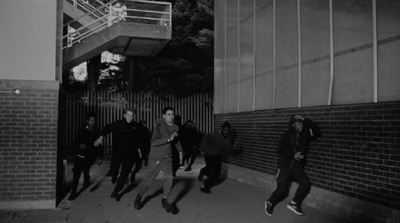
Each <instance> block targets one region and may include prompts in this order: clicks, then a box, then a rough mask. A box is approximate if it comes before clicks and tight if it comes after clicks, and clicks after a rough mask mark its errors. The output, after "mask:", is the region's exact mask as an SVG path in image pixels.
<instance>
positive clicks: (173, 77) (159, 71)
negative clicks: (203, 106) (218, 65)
mask: <svg viewBox="0 0 400 223" xmlns="http://www.w3.org/2000/svg"><path fill="white" fill-rule="evenodd" d="M172 3H173V11H172V16H173V17H172V21H173V24H172V25H173V31H172V39H171V42H170V43H169V44H168V45H167V46H166V47H165V48H164V49H163V50H162V51H161V52H160V53H159V55H157V56H156V57H155V58H136V59H137V63H138V66H137V69H136V72H139V75H138V76H140V77H141V78H139V79H140V81H141V82H143V83H141V86H144V87H145V89H143V90H147V91H154V92H159V93H161V92H169V93H173V94H175V95H177V96H182V97H183V96H186V95H190V94H194V93H198V92H205V93H209V94H212V93H213V90H214V89H213V88H214V87H213V84H214V81H213V74H214V31H213V28H214V17H213V16H214V11H213V5H214V2H213V0H199V1H189V0H176V1H173V2H172Z"/></svg>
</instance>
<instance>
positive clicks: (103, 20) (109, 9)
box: [63, 0, 172, 49]
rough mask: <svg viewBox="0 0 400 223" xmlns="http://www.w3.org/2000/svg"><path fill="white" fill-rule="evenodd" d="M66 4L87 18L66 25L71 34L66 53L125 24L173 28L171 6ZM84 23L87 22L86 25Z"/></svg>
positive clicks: (127, 0) (88, 0)
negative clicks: (98, 33)
mask: <svg viewBox="0 0 400 223" xmlns="http://www.w3.org/2000/svg"><path fill="white" fill-rule="evenodd" d="M66 1H67V2H69V3H70V4H72V5H73V6H75V7H76V8H77V10H80V11H82V12H83V13H85V14H84V15H81V16H79V17H77V18H74V19H73V20H72V21H69V22H66V23H64V30H67V33H66V34H64V36H63V49H67V48H70V47H72V46H73V45H74V44H76V43H79V42H80V41H83V40H84V39H86V38H88V37H89V36H91V35H93V34H95V33H97V32H100V31H102V30H104V29H107V28H108V27H110V26H112V25H114V24H116V23H118V22H121V21H123V22H130V23H140V24H152V25H160V26H171V24H172V22H171V19H172V16H171V14H172V11H171V10H172V7H171V3H169V2H159V1H137V0H114V1H109V2H108V3H103V2H101V1H100V0H66ZM80 21H85V22H84V23H85V24H82V22H80ZM88 21H89V22H88ZM73 26H75V27H73ZM77 26H79V27H77Z"/></svg>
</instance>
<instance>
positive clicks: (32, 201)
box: [0, 0, 62, 209]
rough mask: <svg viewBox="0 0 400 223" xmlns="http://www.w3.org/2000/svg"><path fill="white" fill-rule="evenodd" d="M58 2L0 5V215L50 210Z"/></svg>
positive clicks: (16, 0)
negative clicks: (3, 211)
mask: <svg viewBox="0 0 400 223" xmlns="http://www.w3.org/2000/svg"><path fill="white" fill-rule="evenodd" d="M60 2H61V3H62V1H60V0H58V1H24V0H4V1H1V2H0V29H1V32H0V40H1V41H0V55H1V60H0V67H1V71H0V72H1V75H0V110H1V112H0V120H1V121H0V153H1V156H0V209H5V208H6V209H10V208H55V206H56V184H57V165H58V164H59V162H58V158H57V154H58V153H57V150H58V140H57V137H58V136H57V131H58V111H59V110H58V105H59V90H60V82H59V80H60V76H61V35H62V34H61V32H62V29H61V25H62V4H60Z"/></svg>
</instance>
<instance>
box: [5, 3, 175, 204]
mask: <svg viewBox="0 0 400 223" xmlns="http://www.w3.org/2000/svg"><path fill="white" fill-rule="evenodd" d="M121 3H122V4H123V5H122V6H121V5H118V7H117V1H116V0H114V1H108V3H102V1H94V0H89V1H80V0H79V1H78V0H57V1H47V0H45V1H43V0H30V1H25V0H4V1H1V2H0V29H1V32H0V55H1V60H0V68H1V75H0V111H1V112H0V154H1V156H0V209H13V208H16V209H23V208H36V209H40V208H55V207H56V205H57V202H58V201H59V198H58V197H57V193H58V191H59V189H60V184H61V183H62V180H63V160H62V158H63V149H62V148H61V146H62V134H60V132H62V131H63V130H64V129H65V125H64V124H65V123H64V121H63V120H64V119H65V115H64V114H63V113H62V112H63V111H64V109H63V108H64V107H63V106H64V102H65V101H63V100H62V98H63V83H62V80H63V79H65V77H64V78H63V77H62V76H63V74H62V73H63V72H64V71H66V70H68V69H70V68H72V67H73V66H75V65H77V64H80V63H82V62H84V61H87V60H89V59H90V58H92V57H94V56H97V55H98V54H100V53H101V52H103V51H105V50H108V51H110V52H114V53H123V54H125V55H141V56H154V55H155V54H157V53H158V52H159V51H160V50H161V49H162V48H163V47H164V46H165V45H166V44H167V43H168V42H169V40H170V39H171V4H170V3H163V2H153V1H151V2H150V1H149V2H145V1H140V2H137V1H133V0H131V1H118V4H121ZM149 7H151V10H152V11H156V13H154V14H157V16H154V15H153V16H152V15H150V14H149V13H151V12H145V10H146V9H148V8H149ZM121 9H122V11H121ZM157 10H158V11H157ZM137 12H139V14H140V13H141V16H142V17H140V16H137V15H136V14H135V13H137ZM146 18H147V19H146ZM148 18H151V19H148ZM99 27H100V28H99ZM71 30H72V31H71ZM85 34H86V35H85Z"/></svg>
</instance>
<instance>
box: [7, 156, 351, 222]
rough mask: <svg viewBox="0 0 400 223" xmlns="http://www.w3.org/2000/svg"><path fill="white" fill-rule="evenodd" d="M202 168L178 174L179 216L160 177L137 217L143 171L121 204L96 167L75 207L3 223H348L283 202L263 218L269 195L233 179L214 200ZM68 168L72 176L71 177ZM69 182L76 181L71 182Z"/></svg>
mask: <svg viewBox="0 0 400 223" xmlns="http://www.w3.org/2000/svg"><path fill="white" fill-rule="evenodd" d="M203 166H204V161H203V157H198V159H197V160H196V162H195V165H194V166H193V170H192V171H191V172H185V171H183V169H180V170H178V173H177V177H176V178H175V181H174V186H173V188H172V191H171V195H170V198H169V201H170V203H173V205H175V207H176V208H177V209H178V210H179V212H178V213H177V214H176V215H172V214H169V213H166V212H165V210H164V209H163V208H162V206H161V198H162V174H160V176H159V177H158V178H157V179H158V180H157V181H156V183H155V185H154V186H153V187H152V188H151V189H150V190H149V191H148V193H147V194H146V195H145V196H144V200H145V204H144V206H143V208H142V209H141V210H139V211H137V210H135V209H134V208H133V201H134V199H135V196H136V194H137V190H138V188H137V186H138V184H139V183H140V181H141V180H142V179H143V177H144V173H145V171H146V168H143V169H142V170H141V171H140V172H139V173H138V174H137V177H136V179H137V180H136V182H135V184H133V185H128V186H127V187H126V188H125V189H124V191H125V194H124V195H123V196H122V198H121V200H120V201H116V200H115V199H112V198H110V195H111V192H112V191H113V189H114V185H113V184H111V179H110V177H105V174H106V172H107V170H108V167H109V163H107V162H105V163H103V165H102V166H97V165H94V166H93V167H92V170H91V179H92V184H91V186H90V187H89V188H88V189H86V190H85V191H83V192H82V193H81V194H80V195H79V196H78V197H77V198H76V199H75V200H74V201H68V199H67V198H68V195H67V196H66V197H65V198H64V200H63V201H62V202H61V203H60V205H59V206H58V208H57V209H56V210H2V211H0V222H1V223H28V222H29V223H50V222H53V223H61V222H63V223H64V222H68V223H114V222H118V223H121V222H123V223H125V222H138V223H147V222H152V223H153V222H165V223H169V222H184V223H186V222H187V223H225V222H229V223H242V222H254V223H258V222H270V223H277V222H279V223H282V222H284V223H291V222H297V223H303V222H304V223H313V222H315V223H320V222H322V223H344V222H348V221H346V220H345V219H342V218H341V217H339V216H334V215H332V214H330V213H327V212H324V211H321V210H318V209H315V208H312V207H309V206H307V205H303V211H304V212H305V214H306V215H305V216H298V215H296V214H294V213H293V212H291V211H290V210H289V209H287V208H286V204H287V202H288V201H289V200H285V201H282V202H281V203H280V204H278V205H277V207H276V208H275V210H274V214H273V216H271V217H268V216H267V215H266V214H265V213H264V201H265V199H266V198H268V196H269V195H270V194H271V191H267V190H266V189H265V188H263V185H260V187H256V186H252V185H249V184H245V183H241V182H238V181H236V180H233V179H229V178H227V179H223V180H221V182H220V183H219V184H218V185H216V186H215V187H213V188H212V189H211V191H212V193H211V194H204V193H202V192H200V191H199V188H200V186H201V183H200V182H198V181H197V175H198V173H199V170H200V168H201V167H203ZM71 168H72V166H69V167H68V170H69V171H68V173H71V171H70V169H71ZM68 179H69V180H71V179H72V176H69V177H68ZM80 186H81V185H80Z"/></svg>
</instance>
